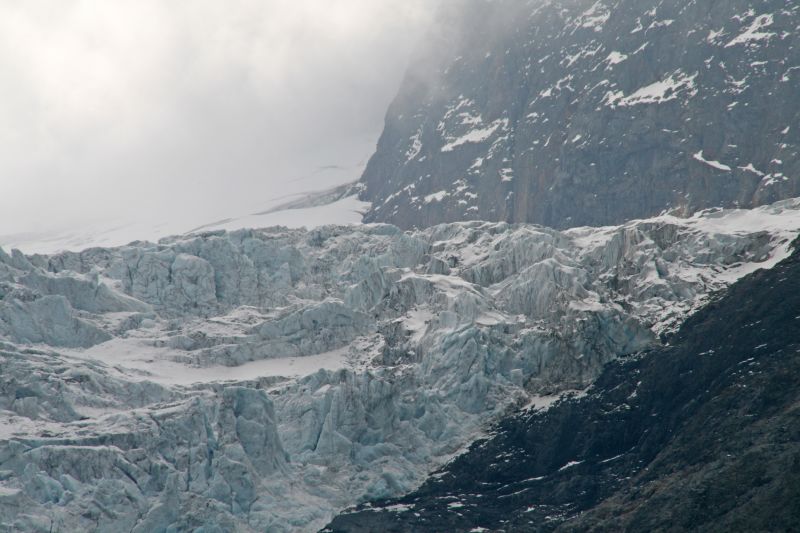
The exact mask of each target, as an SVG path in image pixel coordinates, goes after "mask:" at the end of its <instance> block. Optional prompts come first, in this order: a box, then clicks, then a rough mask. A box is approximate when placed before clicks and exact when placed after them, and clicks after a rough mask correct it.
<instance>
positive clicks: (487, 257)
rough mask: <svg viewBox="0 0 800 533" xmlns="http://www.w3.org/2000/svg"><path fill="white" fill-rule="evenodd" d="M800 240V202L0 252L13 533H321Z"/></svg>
mask: <svg viewBox="0 0 800 533" xmlns="http://www.w3.org/2000/svg"><path fill="white" fill-rule="evenodd" d="M798 230H800V201H798V200H790V201H785V202H782V203H779V204H774V205H772V206H768V207H763V208H759V209H756V210H753V211H716V212H705V213H701V214H699V215H696V216H694V217H692V218H690V219H679V218H675V217H671V216H662V217H657V218H653V219H648V220H641V221H634V222H630V223H627V224H625V225H623V226H618V227H605V228H578V229H572V230H569V231H565V232H558V231H554V230H551V229H547V228H543V227H539V226H532V225H509V224H505V223H484V222H467V223H455V224H447V225H440V226H436V227H433V228H430V229H427V230H424V231H419V232H415V233H404V232H401V231H400V230H398V229H397V228H395V227H393V226H387V225H365V226H354V227H342V226H326V227H321V228H317V229H314V230H300V229H287V228H273V229H267V230H237V231H232V232H225V231H213V232H205V233H200V234H195V235H189V236H181V237H174V238H169V239H164V240H162V241H161V242H159V243H158V244H155V243H147V242H139V243H134V244H131V245H127V246H123V247H120V248H111V249H103V248H95V249H90V250H86V251H84V252H79V253H78V252H65V253H61V254H57V255H51V256H40V255H32V256H30V255H29V256H24V255H23V254H21V253H19V252H14V253H12V254H10V255H9V254H5V253H3V254H2V255H0V339H2V340H0V369H2V375H3V378H4V379H3V380H2V382H0V529H2V528H6V529H11V530H20V531H39V530H41V531H76V530H81V529H84V530H97V531H120V530H123V531H140V532H144V531H156V530H162V529H164V528H167V527H172V528H175V529H176V530H181V529H193V528H196V527H200V526H203V527H204V528H205V529H204V530H209V531H213V530H221V531H230V530H239V531H265V530H269V531H294V530H300V531H311V530H314V529H315V528H318V527H320V526H321V525H323V524H324V523H326V522H327V521H328V520H329V519H330V518H331V516H332V515H333V514H334V513H335V512H336V511H338V510H341V509H343V508H345V507H347V506H349V505H352V504H354V503H357V502H361V501H365V500H368V499H372V498H379V497H387V496H392V495H398V494H401V493H403V492H406V491H408V490H410V489H412V488H414V487H415V486H417V485H418V484H419V483H420V482H421V481H422V480H423V479H424V478H425V476H426V475H427V473H428V472H430V471H431V470H432V469H434V468H436V467H438V466H440V465H441V464H443V463H444V462H446V461H448V460H449V459H450V458H452V457H453V455H454V454H457V453H458V452H459V450H461V449H463V447H464V446H465V445H467V444H469V443H470V442H471V441H472V440H474V439H475V438H476V436H478V435H480V434H481V432H482V431H484V429H485V428H486V427H488V424H489V423H490V422H491V421H492V420H494V419H496V417H498V416H501V415H504V414H506V413H507V412H509V410H511V411H513V410H514V409H516V408H518V407H519V406H522V405H525V404H528V403H531V402H533V403H537V402H538V403H543V402H544V403H546V398H547V397H552V396H553V395H554V394H558V393H559V392H562V391H566V390H575V389H583V388H584V387H586V386H587V385H588V384H590V383H591V382H592V380H593V379H594V378H595V377H596V376H597V375H598V374H599V372H600V369H601V367H602V365H603V364H604V363H606V362H608V361H610V360H612V359H614V358H616V357H618V356H620V355H623V354H631V353H634V352H637V351H639V350H642V349H644V348H647V347H650V346H652V345H654V344H657V343H658V342H659V334H660V333H663V332H665V331H668V330H670V329H672V328H674V327H675V326H676V325H677V324H678V323H679V322H680V321H681V320H682V319H683V318H684V317H685V316H686V315H687V314H689V313H691V312H692V311H693V310H694V309H696V308H698V306H700V305H701V304H702V303H703V302H704V301H705V299H706V298H707V297H708V295H709V294H710V293H711V292H712V291H715V290H718V289H720V288H723V287H725V286H726V285H727V284H729V283H731V282H732V281H733V280H735V279H737V278H739V277H740V276H742V275H744V274H745V273H748V272H751V271H752V270H754V269H756V268H759V267H770V266H772V265H773V264H775V262H776V261H778V260H780V259H781V258H782V257H784V256H786V255H787V253H788V243H789V241H790V239H791V238H792V237H793V236H794V234H795V233H796V232H797V231H798ZM542 397H545V399H544V400H543V399H542Z"/></svg>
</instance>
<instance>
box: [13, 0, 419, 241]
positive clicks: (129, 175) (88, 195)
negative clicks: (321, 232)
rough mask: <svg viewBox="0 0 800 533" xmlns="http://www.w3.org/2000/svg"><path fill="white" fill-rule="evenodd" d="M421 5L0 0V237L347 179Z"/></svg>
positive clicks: (237, 202) (370, 139)
mask: <svg viewBox="0 0 800 533" xmlns="http://www.w3.org/2000/svg"><path fill="white" fill-rule="evenodd" d="M434 3H435V0H226V1H224V2H220V1H217V0H213V1H212V0H191V1H189V0H186V1H166V0H108V1H96V0H85V1H81V0H74V1H70V0H19V1H16V0H6V1H3V2H2V3H0V235H3V234H8V233H14V232H22V231H43V230H50V229H52V228H54V227H58V226H62V225H72V224H77V223H83V222H85V221H91V220H98V219H104V218H106V217H110V216H116V217H127V218H138V219H143V218H159V217H163V216H164V215H165V214H166V213H170V212H171V213H173V214H172V215H170V216H183V215H184V214H185V215H186V216H191V217H192V218H195V219H196V218H197V215H198V214H200V215H202V216H205V215H206V214H208V217H209V218H211V219H213V218H214V217H218V216H227V215H229V214H230V215H233V214H241V212H242V211H245V212H246V211H252V210H257V209H259V208H261V207H262V206H264V205H266V204H267V203H268V200H269V199H270V198H274V197H276V196H280V195H281V194H287V193H293V192H298V191H301V190H308V189H313V188H316V187H318V186H319V185H324V184H327V182H333V181H342V180H343V179H345V178H347V177H351V178H352V179H356V178H357V177H358V169H357V168H355V167H357V165H359V164H360V163H363V162H364V161H365V159H366V158H367V157H368V156H369V155H370V154H371V151H372V149H373V147H374V145H375V142H376V141H377V138H378V135H379V134H380V131H381V129H382V125H383V115H384V113H385V111H386V107H387V105H388V103H389V101H390V100H391V99H392V97H393V96H394V94H395V92H396V90H397V88H398V86H399V83H400V79H401V77H402V74H403V71H404V69H405V66H406V64H407V62H408V59H409V55H410V53H411V51H412V49H413V47H414V46H415V44H416V42H417V40H418V38H419V36H420V33H421V32H422V31H423V29H424V27H425V24H426V23H427V22H428V20H429V17H430V14H431V12H432V11H433V7H434V6H433V4H434ZM325 165H340V166H344V167H352V168H351V170H349V171H347V172H342V171H339V172H322V173H316V174H315V172H316V169H318V168H319V167H322V166H325ZM312 175H313V178H312V179H302V178H304V177H305V178H307V177H308V176H312Z"/></svg>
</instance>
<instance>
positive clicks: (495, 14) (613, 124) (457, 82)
mask: <svg viewBox="0 0 800 533" xmlns="http://www.w3.org/2000/svg"><path fill="white" fill-rule="evenodd" d="M441 18H442V20H443V22H442V23H441V24H438V25H436V31H437V32H438V33H436V34H435V35H433V36H431V38H430V42H429V43H427V44H426V45H423V46H422V47H421V52H420V56H419V57H418V58H417V60H416V61H414V62H412V66H411V68H410V69H409V72H408V73H407V75H406V79H405V82H404V83H403V86H402V87H401V89H400V92H399V94H398V96H397V98H396V99H395V101H394V102H393V103H392V105H391V107H390V108H389V110H388V112H387V115H386V125H385V129H384V131H383V134H382V136H381V138H380V140H379V142H378V146H377V150H376V152H375V154H374V155H373V157H372V158H371V160H370V162H369V164H368V166H367V168H366V171H365V172H364V174H363V177H362V180H361V181H362V184H363V185H364V187H365V188H364V190H363V192H362V194H361V196H362V198H363V199H365V200H369V201H370V202H372V209H371V210H370V211H369V213H368V214H367V215H366V220H367V221H380V222H390V223H392V224H395V225H398V226H400V227H403V228H412V227H426V226H431V225H434V224H438V223H442V222H450V221H457V220H473V219H474V220H494V221H509V222H532V223H538V224H543V225H547V226H551V227H555V228H567V227H574V226H581V225H604V224H619V223H622V222H624V221H627V220H631V219H634V218H644V217H649V216H654V215H656V214H658V213H661V212H663V211H665V210H669V211H674V212H679V213H684V214H685V213H692V212H695V211H697V210H700V209H704V208H708V207H734V206H740V207H751V206H756V205H761V204H765V203H770V202H774V201H776V200H778V199H781V198H791V197H795V196H798V195H800V158H798V149H799V148H800V137H799V136H800V128H798V127H797V126H796V124H797V123H798V119H799V118H800V116H798V113H800V108H798V106H797V102H796V101H797V94H798V93H800V47H798V42H797V26H798V24H800V7H798V6H797V5H796V3H795V2H792V1H791V0H758V1H756V0H730V1H726V2H698V1H695V0H667V1H663V0H599V1H596V0H567V1H552V0H550V1H539V0H537V1H534V2H521V1H518V0H500V1H497V0H493V1H488V0H470V1H467V2H459V3H457V5H456V4H453V5H452V6H451V7H450V8H448V9H446V10H445V12H444V13H443V14H442V17H441Z"/></svg>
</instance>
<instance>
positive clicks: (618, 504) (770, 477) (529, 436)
mask: <svg viewBox="0 0 800 533" xmlns="http://www.w3.org/2000/svg"><path fill="white" fill-rule="evenodd" d="M795 245H796V246H798V245H800V241H798V242H796V243H795ZM799 390H800V252H795V253H794V255H793V256H792V257H790V258H789V259H787V260H785V261H784V262H783V263H781V264H780V265H778V266H777V267H775V268H774V269H773V270H768V271H764V270H762V271H758V272H756V273H755V274H753V275H751V276H749V277H747V278H745V279H743V280H742V281H740V282H739V283H737V284H735V285H734V286H732V287H731V289H729V290H728V291H727V292H726V293H725V294H724V295H723V296H722V297H721V298H719V299H717V300H716V301H714V302H713V303H711V304H709V305H708V306H707V307H706V308H705V309H704V310H702V311H700V312H699V313H697V314H696V315H694V316H693V317H692V318H690V319H689V320H688V321H687V322H686V323H685V324H684V326H683V327H682V329H681V330H680V331H679V332H678V333H677V334H675V336H674V337H673V338H672V339H671V340H670V343H669V344H668V345H667V346H665V347H663V348H660V349H658V350H655V351H653V352H649V353H646V354H643V355H642V356H641V357H637V358H633V359H631V360H628V361H622V362H617V363H612V364H611V365H609V366H608V367H607V369H606V371H605V372H604V373H603V375H602V376H601V377H600V378H599V380H598V381H597V382H596V383H595V385H594V386H593V387H592V388H591V389H590V390H589V392H588V394H587V395H586V396H584V397H582V398H572V399H568V400H563V401H561V402H560V403H558V404H556V405H555V406H553V407H552V408H550V409H549V410H548V411H545V412H540V413H538V414H537V413H525V414H519V415H516V416H513V417H511V418H509V419H506V420H505V421H504V422H502V423H501V424H500V425H499V426H498V427H497V428H496V431H495V433H494V435H493V436H492V437H490V438H489V439H488V440H484V441H482V442H477V443H476V444H474V445H473V446H472V448H471V449H470V450H469V451H468V452H467V453H466V454H464V455H462V456H461V457H459V458H458V459H457V460H455V461H454V462H452V463H451V464H450V465H449V466H448V467H446V468H444V469H443V470H442V471H440V472H438V473H437V474H435V475H433V476H432V477H431V478H430V480H429V481H428V482H427V483H426V484H425V485H423V486H422V487H421V488H420V489H419V490H418V491H416V492H415V493H412V494H410V495H408V496H407V497H404V498H402V499H399V500H393V501H388V502H379V503H373V504H371V505H369V506H365V507H362V508H361V509H357V510H354V511H353V512H351V513H347V514H343V515H340V516H339V517H337V518H336V519H335V520H334V521H333V523H332V524H331V525H330V526H329V529H328V531H335V532H360V531H554V530H557V531H590V530H591V531H667V530H669V531H688V530H692V531H695V530H698V531H792V530H796V529H797V524H800V505H798V501H800V408H799V407H798V405H799V404H798V391H799Z"/></svg>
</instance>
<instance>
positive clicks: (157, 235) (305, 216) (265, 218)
mask: <svg viewBox="0 0 800 533" xmlns="http://www.w3.org/2000/svg"><path fill="white" fill-rule="evenodd" d="M345 187H347V186H345ZM351 189H352V187H347V188H346V189H345V190H344V192H345V193H348V194H345V195H341V194H340V195H335V194H334V195H327V196H323V195H324V193H335V192H337V191H341V190H342V187H336V188H334V189H331V190H330V191H323V193H310V194H309V193H305V194H297V195H292V196H291V197H292V198H294V202H292V203H289V204H287V203H286V198H278V199H275V200H273V201H271V202H267V205H269V206H270V208H269V209H265V210H262V211H259V212H257V213H253V214H247V215H241V216H233V217H224V218H221V219H217V220H209V219H208V217H205V218H197V217H194V218H186V217H183V216H178V217H175V216H172V217H170V216H169V214H167V215H165V216H164V217H163V218H160V219H155V220H146V219H141V218H140V219H137V220H126V219H123V220H100V221H97V222H95V223H92V224H84V225H77V226H75V227H69V228H62V229H58V230H51V231H46V232H29V233H18V234H8V235H0V246H3V247H6V248H16V249H19V250H22V251H24V252H25V253H30V254H53V253H57V252H61V251H66V250H70V251H80V250H85V249H86V248H92V247H110V246H122V245H124V244H128V243H130V242H133V241H138V240H151V241H157V240H158V239H161V238H163V237H168V236H170V235H183V234H191V233H195V232H198V231H209V230H216V229H225V230H237V229H242V228H265V227H269V226H286V227H289V228H309V229H311V228H317V227H320V226H325V225H328V224H335V225H350V224H360V223H361V218H362V216H363V214H364V213H365V212H366V211H367V210H368V209H369V206H370V204H369V202H364V201H361V200H359V199H358V198H357V196H356V194H355V191H351ZM320 196H323V198H324V199H326V200H327V201H323V202H319V203H315V202H311V201H310V200H313V199H314V198H317V197H320Z"/></svg>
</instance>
